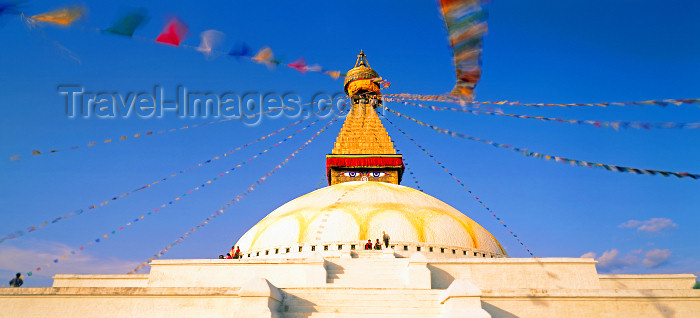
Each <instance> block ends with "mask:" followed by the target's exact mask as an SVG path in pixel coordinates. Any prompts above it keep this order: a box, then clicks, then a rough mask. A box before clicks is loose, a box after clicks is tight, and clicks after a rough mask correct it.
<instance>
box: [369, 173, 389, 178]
mask: <svg viewBox="0 0 700 318" xmlns="http://www.w3.org/2000/svg"><path fill="white" fill-rule="evenodd" d="M385 175H387V174H386V172H370V173H369V176H370V177H372V178H380V177H383V176H385Z"/></svg>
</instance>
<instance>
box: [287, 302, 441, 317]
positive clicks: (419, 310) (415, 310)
mask: <svg viewBox="0 0 700 318" xmlns="http://www.w3.org/2000/svg"><path fill="white" fill-rule="evenodd" d="M282 307H283V308H282V312H283V313H285V314H287V313H344V314H350V313H354V314H384V315H393V314H411V315H412V314H433V315H439V314H440V311H441V310H442V308H441V307H437V306H436V307H404V306H391V305H383V306H382V305H380V306H367V305H365V304H356V305H349V306H339V305H329V306H318V305H309V306H289V307H288V308H287V306H282Z"/></svg>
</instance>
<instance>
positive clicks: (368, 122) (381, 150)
mask: <svg viewBox="0 0 700 318" xmlns="http://www.w3.org/2000/svg"><path fill="white" fill-rule="evenodd" d="M379 80H381V78H380V77H379V74H378V73H377V72H376V71H375V70H373V69H371V68H370V67H369V63H368V62H367V56H366V55H365V54H364V52H362V51H361V52H360V55H358V56H357V61H356V62H355V67H354V68H352V69H351V70H349V71H348V72H347V75H346V76H345V83H344V89H345V93H346V94H347V95H348V97H350V100H351V102H352V109H351V110H350V112H349V113H348V115H347V117H346V119H345V123H344V124H343V128H342V129H341V130H340V134H339V135H338V138H337V139H336V142H335V145H334V148H333V151H332V153H331V154H329V155H326V172H327V175H328V183H329V184H330V185H335V184H338V183H343V182H347V181H379V182H387V183H393V184H399V183H400V182H401V176H402V175H403V171H404V166H403V160H402V158H401V155H400V154H397V153H396V150H394V144H393V143H392V142H391V138H390V137H389V134H387V132H386V130H385V129H384V126H383V125H382V122H381V120H380V119H379V116H378V115H377V113H376V111H375V109H376V108H377V107H378V106H379V105H381V103H382V94H381V91H380V88H379V84H378V81H379Z"/></svg>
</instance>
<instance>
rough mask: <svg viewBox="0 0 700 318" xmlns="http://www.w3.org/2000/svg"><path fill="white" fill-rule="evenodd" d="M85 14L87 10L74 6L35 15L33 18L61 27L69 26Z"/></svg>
mask: <svg viewBox="0 0 700 318" xmlns="http://www.w3.org/2000/svg"><path fill="white" fill-rule="evenodd" d="M84 12H85V8H84V7H81V6H74V7H68V8H61V9H56V10H53V11H49V12H46V13H42V14H37V15H33V16H32V17H31V18H32V19H33V20H36V21H41V22H50V23H56V24H60V25H69V24H71V23H72V22H73V21H75V20H77V19H78V18H80V17H81V16H82V15H83V13H84Z"/></svg>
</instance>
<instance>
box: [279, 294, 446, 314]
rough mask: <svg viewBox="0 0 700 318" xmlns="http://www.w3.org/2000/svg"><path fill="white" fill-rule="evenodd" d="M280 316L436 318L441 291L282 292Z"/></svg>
mask: <svg viewBox="0 0 700 318" xmlns="http://www.w3.org/2000/svg"><path fill="white" fill-rule="evenodd" d="M282 291H283V295H284V299H283V301H282V306H281V308H280V309H281V313H282V316H283V317H290V318H297V317H317V318H318V317H321V318H324V317H325V318H333V317H335V318H345V317H357V316H359V315H361V316H362V317H420V318H423V317H425V318H427V317H438V316H439V315H440V312H441V310H442V307H441V305H440V304H439V299H440V293H441V292H442V291H441V290H430V289H398V288H397V289H382V288H289V289H283V290H282Z"/></svg>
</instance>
